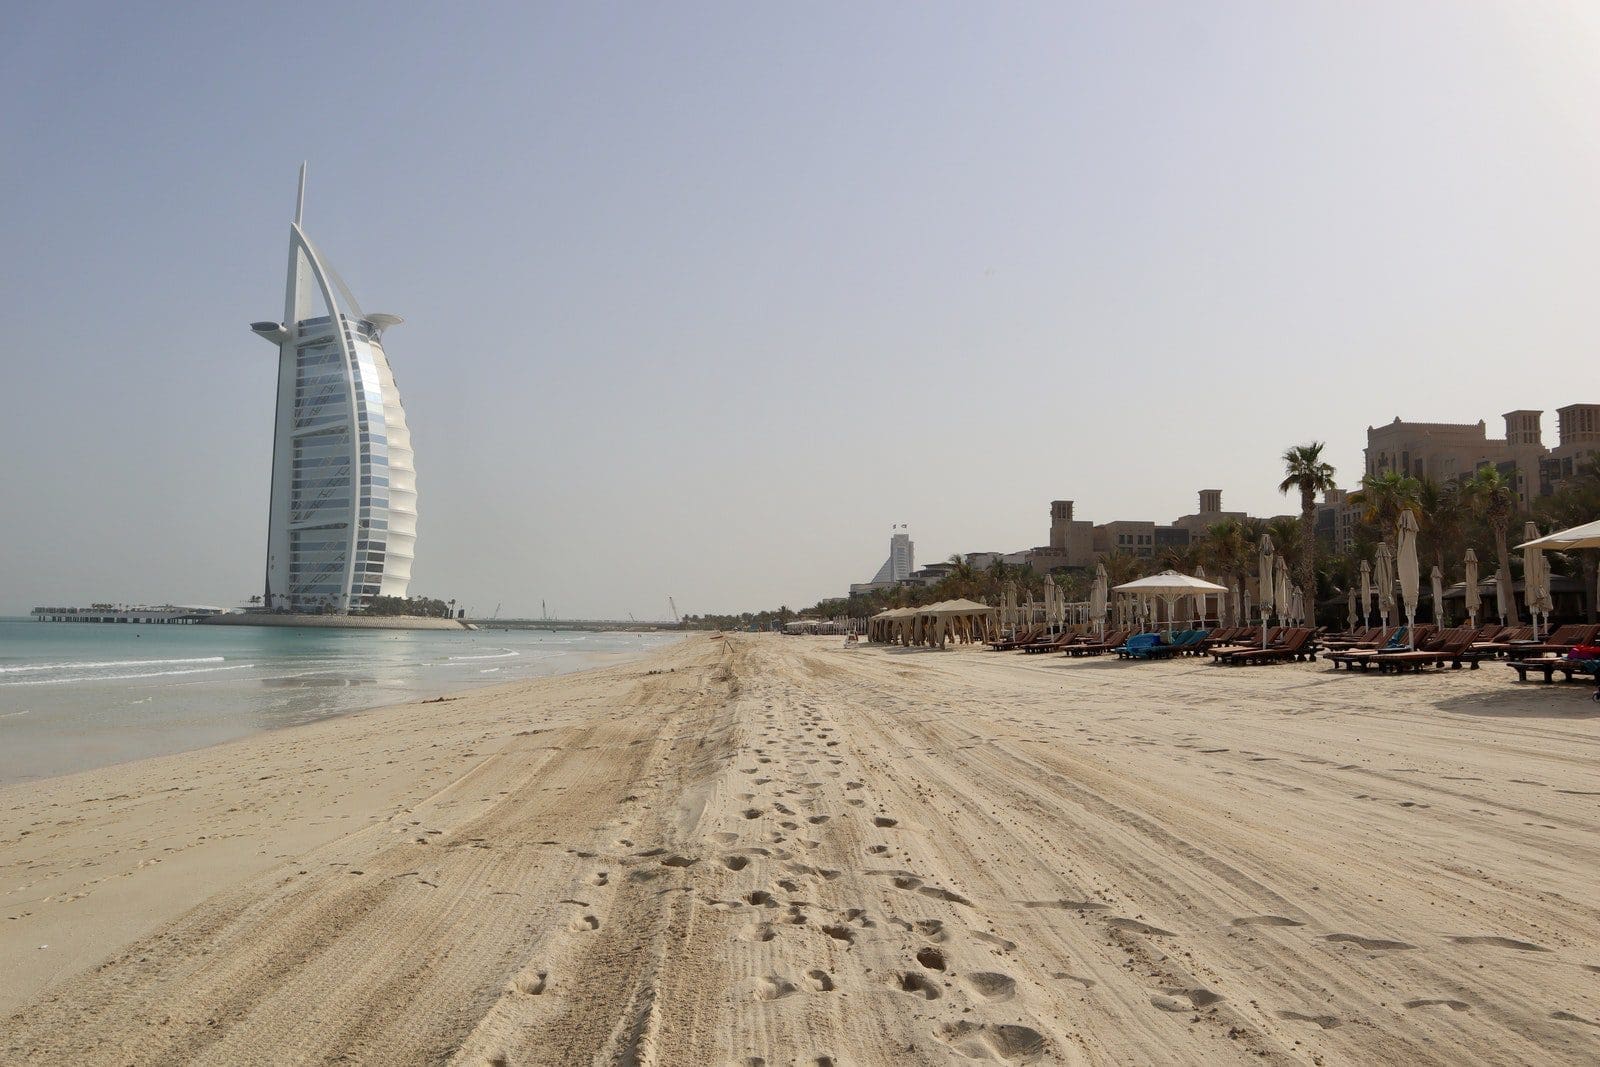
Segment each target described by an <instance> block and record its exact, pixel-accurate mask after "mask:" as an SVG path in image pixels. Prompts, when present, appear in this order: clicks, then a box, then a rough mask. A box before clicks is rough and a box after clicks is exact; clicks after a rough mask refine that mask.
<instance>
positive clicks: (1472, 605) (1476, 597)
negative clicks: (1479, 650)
mask: <svg viewBox="0 0 1600 1067" xmlns="http://www.w3.org/2000/svg"><path fill="white" fill-rule="evenodd" d="M1466 567H1467V574H1466V582H1465V583H1464V584H1465V585H1466V594H1467V619H1468V620H1469V621H1470V622H1471V623H1472V627H1473V629H1477V627H1478V608H1479V607H1480V606H1481V605H1482V604H1483V595H1482V594H1481V593H1480V592H1479V591H1478V554H1477V553H1476V552H1474V551H1473V550H1472V549H1470V548H1469V549H1467V562H1466Z"/></svg>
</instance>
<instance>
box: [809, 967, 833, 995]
mask: <svg viewBox="0 0 1600 1067" xmlns="http://www.w3.org/2000/svg"><path fill="white" fill-rule="evenodd" d="M806 979H807V981H809V982H810V983H811V988H812V989H814V990H816V991H817V992H818V993H832V992H833V975H831V974H829V973H828V972H827V971H824V970H822V969H821V968H820V967H813V968H812V969H811V970H809V971H807V972H806Z"/></svg>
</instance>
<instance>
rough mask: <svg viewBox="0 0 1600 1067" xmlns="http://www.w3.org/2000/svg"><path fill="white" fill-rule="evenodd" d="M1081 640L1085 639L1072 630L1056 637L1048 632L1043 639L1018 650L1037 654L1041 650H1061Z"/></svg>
mask: <svg viewBox="0 0 1600 1067" xmlns="http://www.w3.org/2000/svg"><path fill="white" fill-rule="evenodd" d="M1081 640H1083V638H1082V635H1080V634H1075V633H1071V632H1068V633H1064V634H1058V635H1056V636H1055V637H1050V636H1049V635H1048V634H1047V635H1046V636H1045V637H1044V638H1043V639H1041V640H1038V641H1034V642H1031V643H1030V644H1026V645H1023V646H1021V647H1020V648H1018V649H1017V651H1018V652H1026V653H1028V654H1029V655H1036V654H1038V653H1041V652H1060V651H1061V650H1062V649H1063V648H1066V647H1067V646H1068V645H1071V644H1076V643H1077V642H1079V641H1081Z"/></svg>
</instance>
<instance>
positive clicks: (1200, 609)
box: [1194, 567, 1210, 630]
mask: <svg viewBox="0 0 1600 1067" xmlns="http://www.w3.org/2000/svg"><path fill="white" fill-rule="evenodd" d="M1194 576H1195V577H1196V578H1198V579H1200V580H1201V581H1202V582H1203V581H1205V580H1206V569H1205V568H1204V567H1196V568H1195V569H1194ZM1208 596H1210V594H1209V593H1204V592H1201V593H1196V594H1194V627H1195V629H1197V630H1199V629H1202V628H1203V627H1204V626H1205V624H1206V598H1207V597H1208Z"/></svg>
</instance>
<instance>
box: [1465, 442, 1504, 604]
mask: <svg viewBox="0 0 1600 1067" xmlns="http://www.w3.org/2000/svg"><path fill="white" fill-rule="evenodd" d="M1460 493H1461V497H1462V500H1463V501H1464V502H1465V503H1466V505H1467V509H1468V510H1469V511H1471V512H1472V514H1474V515H1476V516H1478V517H1480V518H1482V519H1483V520H1484V521H1485V522H1487V523H1488V524H1489V529H1490V531H1491V532H1492V533H1493V534H1494V554H1495V558H1496V559H1497V560H1498V564H1499V566H1498V569H1497V570H1496V571H1495V578H1494V580H1495V585H1496V587H1498V588H1500V589H1504V590H1505V601H1506V606H1507V610H1508V612H1509V615H1508V617H1507V622H1508V623H1510V624H1511V625H1513V626H1514V625H1516V624H1517V622H1518V621H1519V617H1518V615H1517V598H1516V596H1515V595H1513V594H1512V591H1511V549H1510V547H1509V546H1508V545H1507V544H1506V531H1507V530H1508V529H1509V528H1510V526H1511V516H1512V514H1513V513H1514V512H1515V511H1516V509H1517V494H1516V491H1515V490H1514V489H1512V488H1511V483H1510V482H1508V481H1506V480H1505V478H1504V477H1502V476H1501V474H1500V471H1499V470H1498V469H1496V468H1495V467H1492V466H1483V467H1479V468H1478V471H1477V473H1476V474H1474V475H1473V476H1472V477H1471V478H1469V479H1468V480H1466V481H1465V482H1462V483H1461V489H1460Z"/></svg>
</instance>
